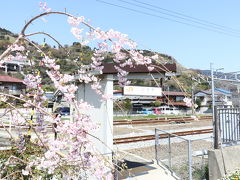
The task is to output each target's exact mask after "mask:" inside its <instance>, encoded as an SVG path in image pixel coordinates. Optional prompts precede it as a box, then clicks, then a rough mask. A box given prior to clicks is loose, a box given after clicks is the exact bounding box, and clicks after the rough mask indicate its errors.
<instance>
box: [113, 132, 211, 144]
mask: <svg viewBox="0 0 240 180" xmlns="http://www.w3.org/2000/svg"><path fill="white" fill-rule="evenodd" d="M212 132H213V129H199V130H191V131H182V132H175V133H173V134H175V135H178V136H188V135H197V134H207V133H212ZM167 137H168V134H160V136H159V138H160V139H163V138H167ZM154 139H155V135H146V136H134V137H125V138H115V139H113V144H126V143H133V142H139V141H149V140H154Z"/></svg>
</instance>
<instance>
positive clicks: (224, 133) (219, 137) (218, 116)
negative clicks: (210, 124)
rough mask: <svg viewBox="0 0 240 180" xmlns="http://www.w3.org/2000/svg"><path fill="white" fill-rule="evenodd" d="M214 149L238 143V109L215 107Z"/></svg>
mask: <svg viewBox="0 0 240 180" xmlns="http://www.w3.org/2000/svg"><path fill="white" fill-rule="evenodd" d="M214 130H215V133H214V134H215V135H214V136H215V148H219V145H220V144H221V143H222V144H231V145H232V144H237V142H239V141H240V109H239V108H219V107H215V123H214Z"/></svg>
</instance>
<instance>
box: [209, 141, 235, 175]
mask: <svg viewBox="0 0 240 180" xmlns="http://www.w3.org/2000/svg"><path fill="white" fill-rule="evenodd" d="M239 152H240V145H236V146H228V147H223V148H222V151H221V149H215V150H210V151H209V152H208V164H209V180H217V179H220V178H221V177H223V176H224V175H225V173H226V172H227V173H229V172H232V171H234V170H236V169H237V168H240V156H239Z"/></svg>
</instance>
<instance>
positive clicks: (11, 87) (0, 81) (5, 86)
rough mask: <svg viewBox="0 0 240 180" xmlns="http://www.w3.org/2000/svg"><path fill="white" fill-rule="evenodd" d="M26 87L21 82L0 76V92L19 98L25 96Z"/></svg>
mask: <svg viewBox="0 0 240 180" xmlns="http://www.w3.org/2000/svg"><path fill="white" fill-rule="evenodd" d="M25 90H26V85H25V84H24V83H23V80H21V79H18V78H15V77H11V76H7V75H0V92H2V93H6V94H10V95H14V96H18V97H19V96H20V95H21V94H25Z"/></svg>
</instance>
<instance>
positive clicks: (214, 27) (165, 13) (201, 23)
mask: <svg viewBox="0 0 240 180" xmlns="http://www.w3.org/2000/svg"><path fill="white" fill-rule="evenodd" d="M118 1H120V2H124V3H126V4H130V5H133V6H136V7H140V8H143V9H147V10H151V11H154V12H157V13H160V14H164V15H167V16H171V17H174V18H177V19H181V20H184V21H188V22H192V23H195V24H199V25H203V26H206V27H209V28H213V29H217V30H221V31H224V32H227V33H231V34H236V33H237V34H238V33H240V31H233V30H232V29H231V28H227V27H222V26H221V25H216V24H214V25H213V23H206V22H204V21H200V20H196V18H190V16H183V15H181V16H179V15H176V13H173V14H169V13H168V12H162V11H160V10H155V9H152V8H148V7H145V6H141V5H138V4H135V3H131V2H128V1H124V0H118ZM133 1H135V0H133ZM136 2H139V1H136ZM139 3H141V2H139ZM141 4H146V3H141ZM148 5H149V4H148ZM149 6H150V5H149ZM153 7H154V6H153Z"/></svg>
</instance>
